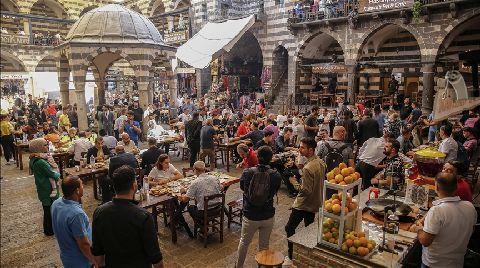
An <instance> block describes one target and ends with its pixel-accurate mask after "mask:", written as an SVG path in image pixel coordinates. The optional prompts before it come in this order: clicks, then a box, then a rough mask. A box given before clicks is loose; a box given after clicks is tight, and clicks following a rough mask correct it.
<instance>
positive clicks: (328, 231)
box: [322, 218, 340, 244]
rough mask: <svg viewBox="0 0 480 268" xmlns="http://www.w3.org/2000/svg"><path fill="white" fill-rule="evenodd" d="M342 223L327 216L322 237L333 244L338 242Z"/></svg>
mask: <svg viewBox="0 0 480 268" xmlns="http://www.w3.org/2000/svg"><path fill="white" fill-rule="evenodd" d="M339 227H340V224H339V222H338V221H334V220H333V219H331V218H325V220H324V221H323V228H322V232H323V234H322V239H323V240H324V241H327V242H329V243H332V244H338V235H339V234H338V229H339Z"/></svg>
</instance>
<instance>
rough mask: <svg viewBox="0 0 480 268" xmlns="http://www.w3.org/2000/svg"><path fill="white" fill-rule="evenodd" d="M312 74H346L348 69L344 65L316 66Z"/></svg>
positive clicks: (313, 67)
mask: <svg viewBox="0 0 480 268" xmlns="http://www.w3.org/2000/svg"><path fill="white" fill-rule="evenodd" d="M312 72H313V73H315V74H328V73H346V72H347V68H346V67H345V65H342V64H325V65H314V66H312Z"/></svg>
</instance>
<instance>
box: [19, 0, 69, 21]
mask: <svg viewBox="0 0 480 268" xmlns="http://www.w3.org/2000/svg"><path fill="white" fill-rule="evenodd" d="M36 8H39V9H41V10H45V9H46V8H48V9H49V10H50V11H51V12H53V13H54V14H55V17H57V18H63V19H66V18H68V17H70V12H69V10H68V9H67V8H66V7H65V5H64V3H63V1H62V2H60V1H57V0H37V1H35V2H33V3H32V4H31V6H30V7H29V9H28V14H35V13H36V10H35V9H36Z"/></svg>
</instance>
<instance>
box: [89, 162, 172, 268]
mask: <svg viewBox="0 0 480 268" xmlns="http://www.w3.org/2000/svg"><path fill="white" fill-rule="evenodd" d="M113 184H114V188H115V191H116V193H117V194H116V196H115V199H113V201H112V202H108V203H106V204H103V205H101V206H99V207H98V208H97V209H96V210H95V212H94V213H93V222H92V254H93V255H94V256H95V259H96V260H97V262H98V263H99V264H100V265H101V266H104V267H117V268H123V267H138V268H147V267H148V268H151V267H152V266H153V267H154V268H163V256H162V252H161V251H160V246H159V245H158V238H157V232H156V230H155V223H154V220H153V217H152V215H151V214H150V213H149V212H148V211H146V210H145V209H143V208H140V207H139V206H138V202H136V201H135V200H133V196H134V195H135V192H136V191H137V182H136V181H135V170H134V169H133V168H131V167H129V166H122V167H119V168H118V169H117V170H116V171H115V172H114V173H113Z"/></svg>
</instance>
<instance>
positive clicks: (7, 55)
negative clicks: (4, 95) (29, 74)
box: [0, 48, 27, 72]
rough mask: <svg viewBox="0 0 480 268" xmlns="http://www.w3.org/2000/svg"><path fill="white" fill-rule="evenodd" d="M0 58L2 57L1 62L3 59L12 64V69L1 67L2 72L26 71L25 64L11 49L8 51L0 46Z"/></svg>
mask: <svg viewBox="0 0 480 268" xmlns="http://www.w3.org/2000/svg"><path fill="white" fill-rule="evenodd" d="M0 58H1V59H2V62H3V61H4V60H5V61H6V62H7V63H9V64H10V65H12V67H13V69H12V70H8V69H7V70H4V69H3V67H2V72H8V71H13V72H26V71H27V68H26V67H25V64H24V63H23V61H22V60H20V59H19V58H18V57H17V56H16V54H15V53H14V52H13V51H10V50H9V49H4V48H2V49H1V50H0Z"/></svg>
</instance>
